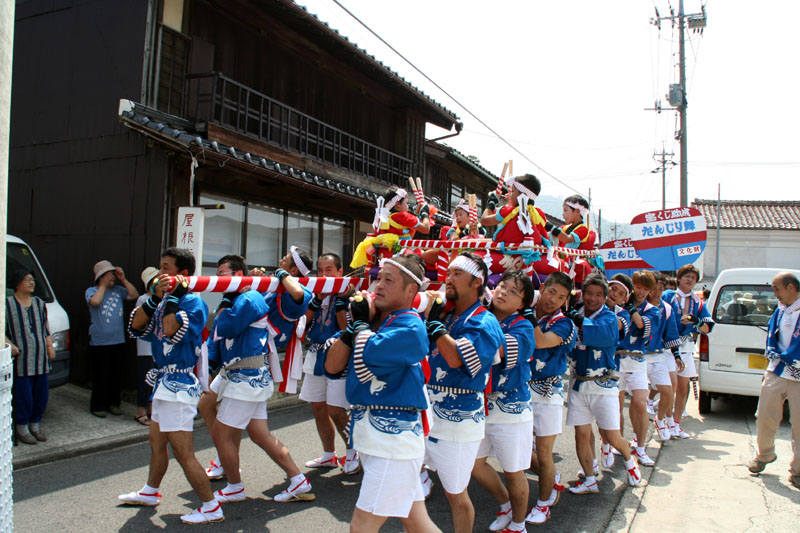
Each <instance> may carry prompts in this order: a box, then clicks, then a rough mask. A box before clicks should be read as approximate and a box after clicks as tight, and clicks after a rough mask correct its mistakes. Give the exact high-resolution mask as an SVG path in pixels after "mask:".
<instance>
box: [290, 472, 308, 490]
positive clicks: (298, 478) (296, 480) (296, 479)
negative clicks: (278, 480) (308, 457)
mask: <svg viewBox="0 0 800 533" xmlns="http://www.w3.org/2000/svg"><path fill="white" fill-rule="evenodd" d="M305 478H306V476H305V474H297V475H296V476H294V477H293V478H291V479H290V480H289V484H290V485H291V486H292V487H294V486H295V485H297V484H298V483H302V481H303V480H304V479H305Z"/></svg>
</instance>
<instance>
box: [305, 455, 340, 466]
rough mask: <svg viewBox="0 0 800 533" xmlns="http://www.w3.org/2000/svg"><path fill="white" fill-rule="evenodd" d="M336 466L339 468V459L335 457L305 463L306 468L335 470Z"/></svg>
mask: <svg viewBox="0 0 800 533" xmlns="http://www.w3.org/2000/svg"><path fill="white" fill-rule="evenodd" d="M337 466H339V458H338V457H336V456H335V455H334V456H333V457H331V458H330V459H328V460H326V461H323V460H322V457H317V458H316V459H311V460H310V461H306V468H336V467H337Z"/></svg>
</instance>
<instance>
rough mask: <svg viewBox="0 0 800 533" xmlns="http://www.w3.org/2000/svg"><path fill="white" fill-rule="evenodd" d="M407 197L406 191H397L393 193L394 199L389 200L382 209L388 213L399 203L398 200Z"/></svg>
mask: <svg viewBox="0 0 800 533" xmlns="http://www.w3.org/2000/svg"><path fill="white" fill-rule="evenodd" d="M407 196H408V191H406V190H405V189H397V191H395V193H394V197H393V198H392V199H391V200H389V202H388V203H387V204H386V205H385V206H384V207H385V208H386V209H388V210H389V211H391V210H392V208H393V207H394V206H395V204H397V202H399V201H400V200H402V199H403V198H405V197H407Z"/></svg>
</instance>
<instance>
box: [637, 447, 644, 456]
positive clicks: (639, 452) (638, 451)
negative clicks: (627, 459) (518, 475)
mask: <svg viewBox="0 0 800 533" xmlns="http://www.w3.org/2000/svg"><path fill="white" fill-rule="evenodd" d="M636 453H638V454H639V455H644V454H646V453H647V452H646V451H645V449H644V446H637V447H636Z"/></svg>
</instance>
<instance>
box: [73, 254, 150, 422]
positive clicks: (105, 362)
mask: <svg viewBox="0 0 800 533" xmlns="http://www.w3.org/2000/svg"><path fill="white" fill-rule="evenodd" d="M85 296H86V303H87V304H89V315H90V317H91V324H90V326H89V355H90V356H91V361H92V398H91V400H90V406H89V410H90V411H91V412H92V414H93V415H95V416H99V417H100V418H105V416H106V411H110V412H111V414H113V415H120V414H122V411H121V410H120V408H119V405H120V397H119V392H120V385H121V379H122V360H123V357H124V356H125V323H124V321H123V317H122V306H123V302H124V301H125V300H135V299H136V298H137V297H138V296H139V291H137V290H136V288H134V286H133V285H132V284H131V282H130V281H128V280H127V279H125V273H124V272H123V271H122V269H121V268H120V267H115V266H114V265H112V264H111V263H110V262H109V261H105V260H103V261H98V262H97V263H96V264H95V265H94V285H93V286H91V287H89V288H88V289H86V294H85Z"/></svg>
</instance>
